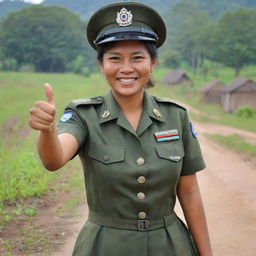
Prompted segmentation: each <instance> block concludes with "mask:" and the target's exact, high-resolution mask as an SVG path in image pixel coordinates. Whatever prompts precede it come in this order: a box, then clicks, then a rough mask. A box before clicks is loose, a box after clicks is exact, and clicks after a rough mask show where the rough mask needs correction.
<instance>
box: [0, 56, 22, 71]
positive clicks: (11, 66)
mask: <svg viewBox="0 0 256 256" xmlns="http://www.w3.org/2000/svg"><path fill="white" fill-rule="evenodd" d="M0 70H6V71H17V70H18V63H17V60H16V59H14V58H5V59H3V60H0Z"/></svg>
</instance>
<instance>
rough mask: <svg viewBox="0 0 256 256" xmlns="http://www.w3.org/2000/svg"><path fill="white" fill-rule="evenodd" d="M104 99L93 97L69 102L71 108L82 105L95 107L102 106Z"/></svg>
mask: <svg viewBox="0 0 256 256" xmlns="http://www.w3.org/2000/svg"><path fill="white" fill-rule="evenodd" d="M102 102H103V98H102V97H93V98H83V99H75V100H72V101H70V102H69V104H68V106H69V107H77V106H80V105H94V104H102Z"/></svg>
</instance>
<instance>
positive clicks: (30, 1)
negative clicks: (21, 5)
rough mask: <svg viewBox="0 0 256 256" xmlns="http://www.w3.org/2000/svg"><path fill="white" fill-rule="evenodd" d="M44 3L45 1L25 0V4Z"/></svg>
mask: <svg viewBox="0 0 256 256" xmlns="http://www.w3.org/2000/svg"><path fill="white" fill-rule="evenodd" d="M43 1H44V0H24V2H26V3H33V4H40V3H42V2H43Z"/></svg>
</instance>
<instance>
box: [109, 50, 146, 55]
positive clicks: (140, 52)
mask: <svg viewBox="0 0 256 256" xmlns="http://www.w3.org/2000/svg"><path fill="white" fill-rule="evenodd" d="M144 53H145V51H143V50H140V51H136V52H133V53H132V55H136V54H144ZM106 54H109V55H121V53H120V52H107V53H106Z"/></svg>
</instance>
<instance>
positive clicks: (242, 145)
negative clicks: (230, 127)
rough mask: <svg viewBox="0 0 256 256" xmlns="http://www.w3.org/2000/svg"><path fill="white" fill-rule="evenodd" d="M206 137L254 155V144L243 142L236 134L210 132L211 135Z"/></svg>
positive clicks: (255, 151)
mask: <svg viewBox="0 0 256 256" xmlns="http://www.w3.org/2000/svg"><path fill="white" fill-rule="evenodd" d="M208 137H209V138H210V139H212V140H214V141H216V142H218V143H220V144H222V145H224V146H225V147H227V148H229V149H232V150H235V151H237V152H243V153H248V154H250V155H253V156H256V145H255V144H251V143H247V142H245V141H244V139H243V138H241V137H240V136H237V135H229V136H223V135H219V134H211V135H208Z"/></svg>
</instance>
